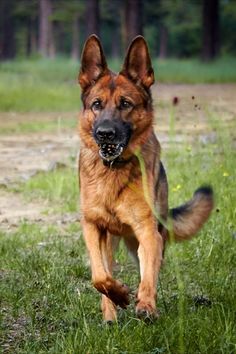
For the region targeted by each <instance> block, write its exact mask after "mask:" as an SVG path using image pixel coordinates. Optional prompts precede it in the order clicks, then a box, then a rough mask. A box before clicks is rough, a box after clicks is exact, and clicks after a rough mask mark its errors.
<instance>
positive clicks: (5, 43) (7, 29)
mask: <svg viewBox="0 0 236 354" xmlns="http://www.w3.org/2000/svg"><path fill="white" fill-rule="evenodd" d="M13 5H14V4H13V1H12V0H2V1H1V3H0V59H12V58H14V56H15V54H16V47H15V23H14V17H13V13H12V10H13Z"/></svg>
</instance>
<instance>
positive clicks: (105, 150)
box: [99, 144, 123, 161]
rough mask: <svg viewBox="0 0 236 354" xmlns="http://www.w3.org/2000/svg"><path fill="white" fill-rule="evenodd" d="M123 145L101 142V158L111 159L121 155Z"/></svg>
mask: <svg viewBox="0 0 236 354" xmlns="http://www.w3.org/2000/svg"><path fill="white" fill-rule="evenodd" d="M122 151H123V147H122V146H121V145H120V144H102V145H101V146H100V150H99V154H100V156H101V158H102V159H104V160H107V161H112V160H114V159H116V158H117V157H118V156H120V155H121V153H122Z"/></svg>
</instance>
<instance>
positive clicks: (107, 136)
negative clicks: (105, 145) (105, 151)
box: [96, 125, 116, 141]
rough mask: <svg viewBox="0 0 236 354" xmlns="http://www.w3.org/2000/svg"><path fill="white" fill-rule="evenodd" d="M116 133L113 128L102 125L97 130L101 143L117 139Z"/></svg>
mask: <svg viewBox="0 0 236 354" xmlns="http://www.w3.org/2000/svg"><path fill="white" fill-rule="evenodd" d="M115 134H116V131H115V129H114V128H112V127H107V126H102V125H100V126H99V127H98V128H97V130H96V135H97V138H98V139H99V140H101V141H106V140H109V141H111V140H113V139H114V137H115Z"/></svg>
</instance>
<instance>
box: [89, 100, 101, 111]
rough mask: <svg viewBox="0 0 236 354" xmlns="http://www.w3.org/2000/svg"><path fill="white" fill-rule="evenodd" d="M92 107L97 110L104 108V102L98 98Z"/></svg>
mask: <svg viewBox="0 0 236 354" xmlns="http://www.w3.org/2000/svg"><path fill="white" fill-rule="evenodd" d="M91 108H92V109H93V110H95V111H98V110H100V109H102V102H101V101H100V100H96V101H94V102H93V103H92V106H91Z"/></svg>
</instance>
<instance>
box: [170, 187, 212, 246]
mask: <svg viewBox="0 0 236 354" xmlns="http://www.w3.org/2000/svg"><path fill="white" fill-rule="evenodd" d="M213 206H214V198H213V190H212V188H211V187H210V186H203V187H201V188H199V189H197V190H196V191H195V193H194V195H193V198H192V199H191V200H189V201H188V202H187V203H185V204H183V205H181V206H179V207H177V208H173V209H170V213H169V216H170V219H171V220H170V221H171V225H172V232H171V235H169V238H171V237H173V239H174V240H175V241H184V240H189V239H191V238H192V237H193V236H194V235H195V234H196V233H197V232H198V231H199V230H200V228H201V227H202V226H203V224H204V223H205V222H206V220H207V219H208V217H209V216H210V213H211V211H212V209H213Z"/></svg>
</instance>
